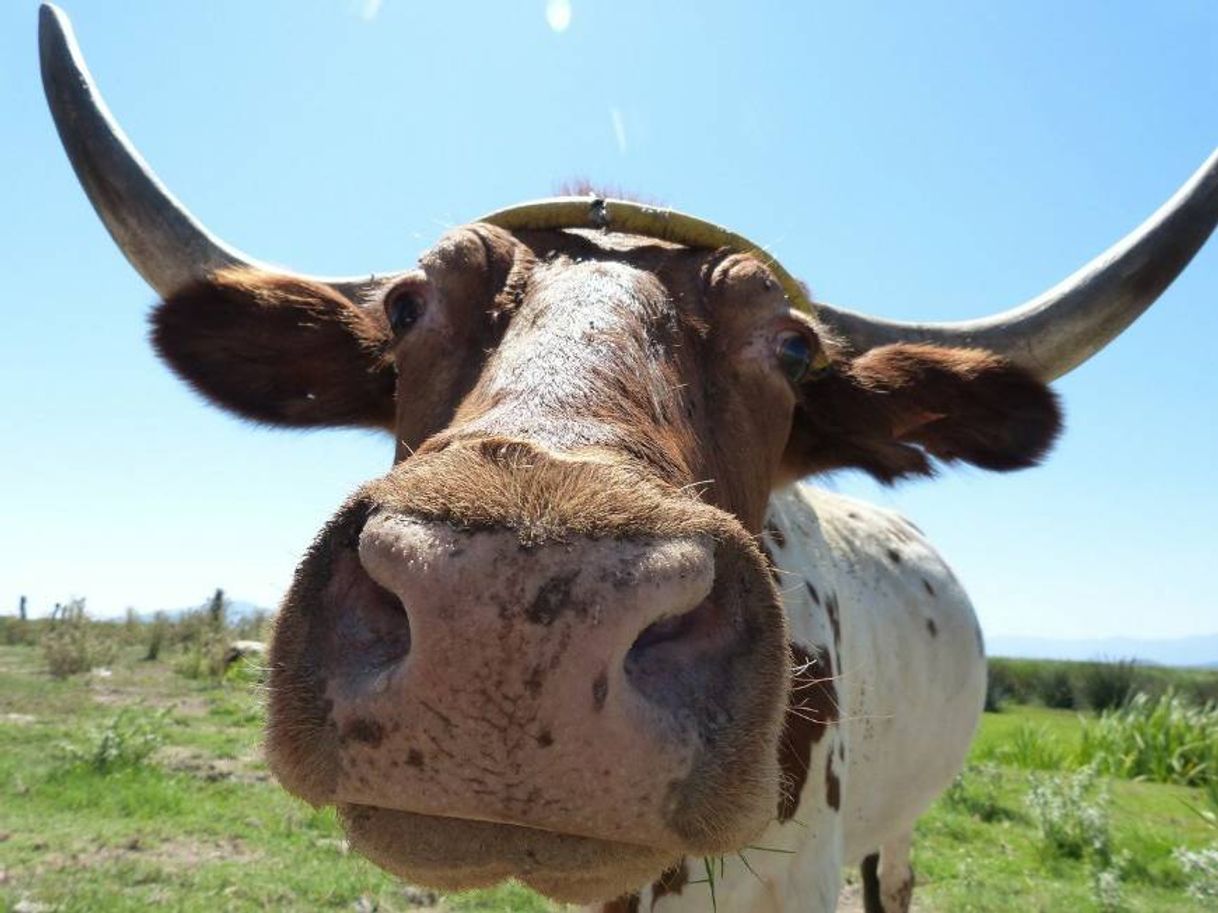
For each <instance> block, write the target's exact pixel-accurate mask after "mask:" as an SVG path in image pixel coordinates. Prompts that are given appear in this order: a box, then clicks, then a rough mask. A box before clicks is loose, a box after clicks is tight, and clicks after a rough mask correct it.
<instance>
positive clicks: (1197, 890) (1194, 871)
mask: <svg viewBox="0 0 1218 913" xmlns="http://www.w3.org/2000/svg"><path fill="white" fill-rule="evenodd" d="M1172 858H1173V859H1175V860H1176V864H1177V865H1179V866H1180V868H1181V869H1183V870H1184V878H1185V880H1186V882H1187V884H1188V889H1187V890H1188V894H1189V896H1190V897H1195V898H1196V899H1197V900H1210V899H1218V843H1215V844H1214V845H1213V846H1211V847H1208V848H1206V849H1203V850H1189V849H1186V848H1185V847H1182V846H1180V847H1176V849H1175V850H1174V851H1173V852H1172Z"/></svg>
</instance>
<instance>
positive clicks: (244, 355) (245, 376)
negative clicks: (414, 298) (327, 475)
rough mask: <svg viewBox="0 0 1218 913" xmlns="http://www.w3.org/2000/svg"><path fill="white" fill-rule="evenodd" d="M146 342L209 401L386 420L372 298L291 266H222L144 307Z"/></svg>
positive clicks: (389, 368)
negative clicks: (277, 271) (365, 303)
mask: <svg viewBox="0 0 1218 913" xmlns="http://www.w3.org/2000/svg"><path fill="white" fill-rule="evenodd" d="M151 322H152V343H153V345H154V346H155V347H156V350H157V352H158V354H160V356H161V358H163V359H164V360H165V362H166V363H167V364H168V365H169V366H170V367H171V368H172V369H173V370H174V372H175V373H177V375H178V376H179V377H181V378H182V379H183V380H184V381H186V382H187V383H188V384H190V386H192V387H194V388H195V390H197V391H199V392H200V393H201V394H203V395H204V396H205V397H207V398H208V399H209V400H211V401H212V402H213V403H215V404H216V405H217V406H220V407H221V408H223V409H227V410H228V411H230V412H235V413H237V414H238V415H240V416H242V417H244V418H248V419H252V420H254V421H257V422H266V423H269V424H272V425H283V426H288V427H297V428H306V427H317V426H325V425H356V426H361V427H380V428H391V427H392V426H393V416H394V401H393V397H394V384H395V372H394V366H393V360H392V358H391V357H390V355H389V354H388V352H387V349H388V347H389V337H390V334H389V329H388V326H387V325H386V322H385V318H384V315H383V314H382V312H381V309H380V308H375V309H364V308H359V307H356V306H355V305H353V304H351V303H350V302H349V301H347V300H346V299H345V298H343V297H341V296H340V295H339V294H338V293H337V292H335V291H334V290H333V289H330V288H328V287H326V286H324V285H321V284H319V283H315V282H309V281H307V280H302V279H298V278H295V277H291V276H280V275H274V274H271V273H264V272H258V271H252V270H229V271H225V272H220V273H218V274H216V275H215V276H213V277H212V278H210V279H208V280H206V281H202V282H196V283H193V284H192V285H189V286H187V287H186V288H184V289H182V290H181V291H180V292H178V293H177V294H175V295H173V296H171V297H170V298H169V299H167V300H166V301H165V302H163V303H162V304H160V305H159V306H158V307H157V308H156V309H155V310H154V311H153V313H152V318H151Z"/></svg>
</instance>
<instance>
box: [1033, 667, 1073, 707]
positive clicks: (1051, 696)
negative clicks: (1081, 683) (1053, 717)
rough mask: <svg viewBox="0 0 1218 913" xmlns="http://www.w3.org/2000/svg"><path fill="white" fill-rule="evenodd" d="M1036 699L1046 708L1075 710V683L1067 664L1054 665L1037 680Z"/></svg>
mask: <svg viewBox="0 0 1218 913" xmlns="http://www.w3.org/2000/svg"><path fill="white" fill-rule="evenodd" d="M1036 697H1037V698H1038V699H1039V700H1040V702H1041V703H1042V704H1044V705H1045V706H1046V707H1053V708H1055V709H1058V710H1073V709H1074V707H1075V700H1074V681H1073V679H1072V677H1071V675H1070V670H1069V669H1068V668H1067V667H1066V665H1065V664H1063V663H1054V664H1053V665H1051V666H1049V667H1047V668H1046V669H1045V670H1044V672H1043V673H1042V674H1041V675H1040V676H1039V677H1038V678H1037V680H1036Z"/></svg>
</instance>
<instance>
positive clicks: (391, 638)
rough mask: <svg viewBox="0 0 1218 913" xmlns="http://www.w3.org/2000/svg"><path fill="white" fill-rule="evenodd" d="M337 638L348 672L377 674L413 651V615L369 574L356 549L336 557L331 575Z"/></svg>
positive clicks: (333, 654) (335, 653) (336, 649)
mask: <svg viewBox="0 0 1218 913" xmlns="http://www.w3.org/2000/svg"><path fill="white" fill-rule="evenodd" d="M330 586H331V591H332V593H333V596H334V606H335V623H334V628H333V636H334V638H335V640H336V641H337V642H336V643H335V644H334V645H333V646H334V649H332V650H331V657H332V660H333V658H334V657H341V659H342V663H341V664H342V665H343V666H344V667H345V669H344V671H346V672H347V673H354V674H356V675H359V674H376V673H378V672H380V671H382V670H383V669H385V668H386V667H387V666H391V665H393V664H394V663H397V662H399V661H400V660H402V659H403V658H405V657H406V655H407V654H408V653H409V652H410V640H411V638H410V619H409V618H408V616H407V614H406V610H405V608H404V607H403V606H402V602H401V600H399V599H398V597H397V596H396V595H394V594H393V593H391V592H389V590H387V589H385V588H384V587H382V586H380V585H379V584H378V583H377V582H376V581H375V580H373V579H372V577H371V576H369V574H368V572H367V571H365V570H364V568H363V566H362V565H361V564H360V561H359V557H358V556H357V555H356V554H355V553H354V552H347V553H343V554H340V555H339V556H337V557H336V559H335V562H334V567H333V570H332V578H331V584H330Z"/></svg>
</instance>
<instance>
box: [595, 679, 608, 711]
mask: <svg viewBox="0 0 1218 913" xmlns="http://www.w3.org/2000/svg"><path fill="white" fill-rule="evenodd" d="M608 696H609V676H608V675H607V674H606V673H605V672H601V674H600V675H598V676H597V677H596V679H595V680H594V681H593V682H592V706H593V707H595V708H596V709H597V710H604V709H605V698H607V697H608Z"/></svg>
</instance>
